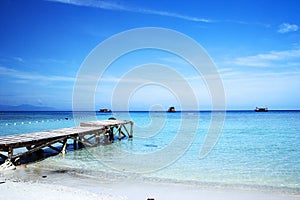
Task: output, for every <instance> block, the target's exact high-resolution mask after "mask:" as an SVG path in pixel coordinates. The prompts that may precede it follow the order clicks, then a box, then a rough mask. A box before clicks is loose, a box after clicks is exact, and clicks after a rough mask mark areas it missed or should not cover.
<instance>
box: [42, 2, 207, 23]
mask: <svg viewBox="0 0 300 200" xmlns="http://www.w3.org/2000/svg"><path fill="white" fill-rule="evenodd" d="M48 1H53V2H60V3H65V4H71V5H76V6H85V7H93V8H100V9H105V10H116V11H128V12H135V13H143V14H152V15H160V16H166V17H173V18H178V19H183V20H188V21H194V22H204V23H210V22H213V21H212V20H210V19H205V18H198V17H193V16H188V15H182V14H178V13H173V12H167V11H160V10H150V9H144V8H138V7H130V6H124V5H121V4H117V3H114V2H108V1H96V0H48Z"/></svg>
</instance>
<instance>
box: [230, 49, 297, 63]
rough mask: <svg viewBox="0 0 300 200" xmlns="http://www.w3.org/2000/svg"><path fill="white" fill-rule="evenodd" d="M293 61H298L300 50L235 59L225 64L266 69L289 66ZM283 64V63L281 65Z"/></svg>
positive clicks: (272, 52)
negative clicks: (279, 65)
mask: <svg viewBox="0 0 300 200" xmlns="http://www.w3.org/2000/svg"><path fill="white" fill-rule="evenodd" d="M295 60H300V49H296V50H286V51H270V52H269V53H264V54H258V55H254V56H246V57H239V58H235V59H234V60H233V61H229V62H227V63H228V64H230V65H237V66H250V67H268V66H275V65H278V64H284V65H286V66H287V65H289V63H297V62H292V61H295ZM282 62H284V63H282Z"/></svg>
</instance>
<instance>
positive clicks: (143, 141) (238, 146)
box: [0, 111, 300, 194]
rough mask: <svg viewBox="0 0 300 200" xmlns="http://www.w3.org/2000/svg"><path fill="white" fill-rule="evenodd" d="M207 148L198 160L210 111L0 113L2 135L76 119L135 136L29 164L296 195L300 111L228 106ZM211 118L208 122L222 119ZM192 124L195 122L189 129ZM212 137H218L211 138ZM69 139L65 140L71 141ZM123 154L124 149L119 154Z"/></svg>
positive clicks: (298, 187) (299, 181) (71, 123)
mask: <svg viewBox="0 0 300 200" xmlns="http://www.w3.org/2000/svg"><path fill="white" fill-rule="evenodd" d="M214 114H215V115H218V113H214ZM219 114H220V115H222V116H223V115H224V114H225V120H224V125H223V127H222V130H221V132H220V135H219V137H215V138H214V139H215V140H216V143H215V145H213V146H211V148H212V149H211V151H209V153H208V154H207V155H206V156H204V157H200V154H199V152H200V150H201V148H202V146H203V145H204V143H205V138H206V137H207V135H208V130H209V128H211V129H212V132H210V133H209V134H217V133H214V132H213V131H214V130H215V129H214V127H210V126H211V124H213V123H212V115H213V112H208V111H207V112H205V111H204V112H176V113H165V112H130V113H127V112H116V113H94V112H92V113H89V112H81V113H80V115H79V116H80V117H78V115H77V117H76V119H74V116H73V113H72V112H0V136H3V135H11V134H20V133H26V132H35V131H42V130H49V129H58V128H65V127H73V126H76V124H78V121H90V120H92V119H94V118H93V117H94V116H95V117H96V118H97V119H99V120H101V119H108V118H109V117H112V116H114V117H116V118H117V119H123V120H132V121H134V137H133V138H132V139H128V138H125V139H123V140H122V141H118V140H115V142H114V143H113V144H109V145H100V146H98V147H93V148H84V149H80V150H76V151H73V150H72V147H71V146H69V147H68V148H69V151H68V153H67V154H66V156H64V157H63V156H59V155H57V156H52V157H49V158H47V159H45V160H41V161H38V162H35V163H33V164H32V165H34V166H35V167H40V168H48V169H57V170H68V171H72V172H76V173H78V174H81V175H86V176H93V177H97V176H99V177H104V176H105V177H107V179H109V180H113V179H115V180H116V181H117V180H118V179H119V178H123V179H124V180H125V179H128V178H130V179H133V180H134V179H138V180H149V181H153V182H175V183H182V184H191V185H203V186H213V187H215V186H217V187H233V188H236V187H237V188H248V189H249V188H250V189H255V190H257V189H258V190H271V191H279V192H285V193H293V194H300V111H269V112H266V113H255V112H254V111H227V112H225V113H224V112H223V113H221V112H220V113H219ZM221 119H222V118H220V119H219V118H215V119H214V120H221ZM195 124H196V126H195ZM216 136H218V135H216ZM70 144H71V142H70ZM124 152H125V153H124Z"/></svg>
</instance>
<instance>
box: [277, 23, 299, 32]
mask: <svg viewBox="0 0 300 200" xmlns="http://www.w3.org/2000/svg"><path fill="white" fill-rule="evenodd" d="M298 29H299V26H297V25H296V24H289V23H283V24H280V25H279V29H278V33H288V32H294V31H297V30H298Z"/></svg>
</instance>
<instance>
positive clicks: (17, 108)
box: [0, 104, 56, 111]
mask: <svg viewBox="0 0 300 200" xmlns="http://www.w3.org/2000/svg"><path fill="white" fill-rule="evenodd" d="M55 110H56V109H55V108H51V107H45V106H44V107H43V106H33V105H29V104H22V105H18V106H8V105H0V111H55Z"/></svg>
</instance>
